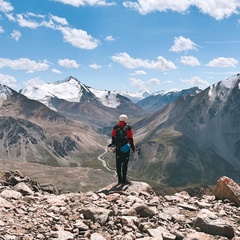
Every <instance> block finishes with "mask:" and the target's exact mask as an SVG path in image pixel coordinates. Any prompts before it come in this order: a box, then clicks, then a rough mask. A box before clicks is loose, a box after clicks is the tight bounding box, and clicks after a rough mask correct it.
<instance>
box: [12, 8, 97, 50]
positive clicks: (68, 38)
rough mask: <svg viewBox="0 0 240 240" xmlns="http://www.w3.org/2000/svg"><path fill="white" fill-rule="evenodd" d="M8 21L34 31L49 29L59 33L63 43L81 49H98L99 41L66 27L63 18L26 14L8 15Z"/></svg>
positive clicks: (78, 30) (81, 31) (82, 31)
mask: <svg viewBox="0 0 240 240" xmlns="http://www.w3.org/2000/svg"><path fill="white" fill-rule="evenodd" d="M8 18H9V20H10V21H16V22H17V23H18V24H19V25H20V26H21V27H27V28H31V29H36V28H38V27H46V28H51V29H53V30H57V31H60V32H61V33H62V35H63V39H64V41H65V42H68V43H70V44H71V45H72V46H74V47H76V48H81V49H86V50H90V49H94V48H96V47H98V45H99V44H100V41H99V40H98V39H95V38H93V37H92V36H91V35H89V34H88V33H87V32H86V31H84V30H81V29H76V28H71V27H69V26H68V22H67V20H66V19H65V18H61V17H58V16H54V15H51V14H49V15H40V14H34V13H31V12H27V13H26V14H17V15H16V17H14V15H13V14H12V15H8Z"/></svg>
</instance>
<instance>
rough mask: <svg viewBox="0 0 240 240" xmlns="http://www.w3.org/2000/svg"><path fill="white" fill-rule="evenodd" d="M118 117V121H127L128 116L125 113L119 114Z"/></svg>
mask: <svg viewBox="0 0 240 240" xmlns="http://www.w3.org/2000/svg"><path fill="white" fill-rule="evenodd" d="M118 119H119V121H123V122H127V119H128V117H127V115H125V114H121V115H120V116H119V118H118Z"/></svg>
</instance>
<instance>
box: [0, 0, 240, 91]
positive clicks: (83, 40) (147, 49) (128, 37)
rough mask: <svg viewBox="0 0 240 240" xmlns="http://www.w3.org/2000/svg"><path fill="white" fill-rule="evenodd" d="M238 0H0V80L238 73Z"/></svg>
mask: <svg viewBox="0 0 240 240" xmlns="http://www.w3.org/2000/svg"><path fill="white" fill-rule="evenodd" d="M239 10H240V1H239V0H228V1H226V0H208V1H203V0H178V1H175V0H169V1H166V0H129V1H127V0H126V1H116V0H109V1H108V0H24V1H19V0H0V83H1V84H6V85H8V86H9V87H11V88H13V89H15V90H17V91H18V90H20V89H22V88H24V87H26V86H27V85H28V84H41V82H47V83H52V82H56V81H59V80H63V79H65V78H67V77H69V76H74V77H76V78H77V79H78V80H79V81H81V82H82V83H84V84H86V85H88V86H90V87H93V88H96V89H100V90H118V91H126V90H128V91H133V92H136V91H140V90H146V89H148V90H150V91H154V92H156V91H161V90H165V91H170V90H172V89H179V90H180V89H186V88H190V87H193V86H198V87H200V88H202V89H204V88H206V87H208V86H209V85H211V84H214V83H216V82H218V81H220V80H223V79H225V78H227V77H231V76H232V75H234V74H236V73H239V72H240V70H239V66H240V63H239V60H240V56H239V54H240V51H239V49H240V12H239Z"/></svg>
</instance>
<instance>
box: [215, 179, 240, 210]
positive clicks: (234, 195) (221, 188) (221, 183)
mask: <svg viewBox="0 0 240 240" xmlns="http://www.w3.org/2000/svg"><path fill="white" fill-rule="evenodd" d="M212 194H213V195H214V196H215V197H216V198H218V199H222V200H224V199H228V200H229V201H231V202H233V203H235V204H236V205H237V206H238V207H239V206H240V186H239V185H238V184H237V183H235V182H234V181H233V180H232V179H231V178H229V177H226V176H223V177H221V178H219V180H218V181H217V184H216V186H215V187H214V189H213V191H212Z"/></svg>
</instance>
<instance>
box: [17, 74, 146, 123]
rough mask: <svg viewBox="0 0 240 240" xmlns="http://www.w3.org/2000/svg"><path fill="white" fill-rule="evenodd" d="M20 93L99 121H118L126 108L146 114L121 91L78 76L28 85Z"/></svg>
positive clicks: (62, 111)
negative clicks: (88, 83)
mask: <svg viewBox="0 0 240 240" xmlns="http://www.w3.org/2000/svg"><path fill="white" fill-rule="evenodd" d="M20 93H21V94H23V95H25V96H26V97H28V98H30V99H35V100H37V101H40V102H42V103H43V104H45V105H46V106H47V107H49V108H51V109H52V110H54V111H57V112H60V113H62V114H65V115H68V116H72V117H75V118H80V119H82V120H84V119H85V120H87V121H91V122H94V123H98V124H99V123H103V124H109V123H110V122H111V121H116V119H117V117H118V116H119V114H121V113H123V112H124V113H126V114H129V115H130V116H142V115H143V114H144V111H143V110H142V109H141V108H140V107H139V106H137V105H136V104H134V103H133V102H132V101H130V100H129V99H128V98H126V97H124V96H122V95H120V94H119V93H117V92H114V91H108V90H96V89H93V88H91V87H88V86H86V85H84V84H83V83H81V82H80V81H78V80H77V79H76V78H74V77H69V78H67V79H65V80H63V81H58V82H55V83H51V84H50V83H44V84H38V85H33V86H28V87H26V88H24V89H22V90H21V91H20Z"/></svg>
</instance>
